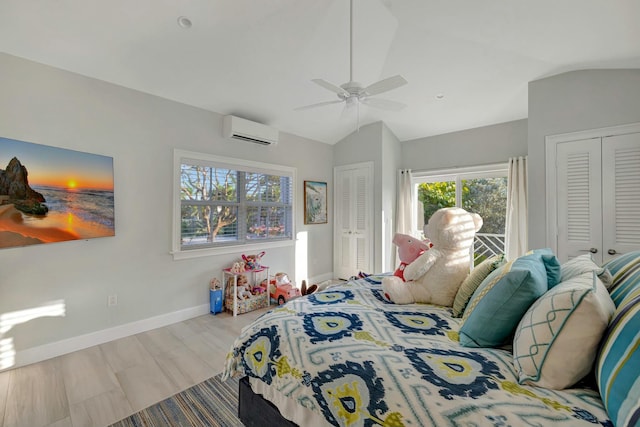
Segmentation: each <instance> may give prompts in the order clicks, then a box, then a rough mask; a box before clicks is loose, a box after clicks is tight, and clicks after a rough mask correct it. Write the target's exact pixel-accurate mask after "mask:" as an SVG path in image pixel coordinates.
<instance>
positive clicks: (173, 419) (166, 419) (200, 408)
mask: <svg viewBox="0 0 640 427" xmlns="http://www.w3.org/2000/svg"><path fill="white" fill-rule="evenodd" d="M237 414H238V380H237V379H235V378H230V379H228V380H227V381H224V382H223V381H220V376H219V375H218V376H215V377H213V378H209V379H208V380H206V381H204V382H201V383H200V384H196V385H194V386H193V387H191V388H189V389H187V390H185V391H183V392H180V393H178V394H175V395H173V396H171V397H170V398H168V399H165V400H163V401H162V402H160V403H156V404H155V405H153V406H150V407H148V408H146V409H143V410H142V411H140V412H137V413H135V414H133V415H131V416H130V417H127V418H125V419H123V420H121V421H118V422H117V423H115V424H112V425H111V426H110V427H199V426H203V427H204V426H207V427H210V426H211V427H237V426H242V422H240V420H239V419H238V415H237Z"/></svg>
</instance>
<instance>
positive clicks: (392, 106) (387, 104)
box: [361, 98, 407, 111]
mask: <svg viewBox="0 0 640 427" xmlns="http://www.w3.org/2000/svg"><path fill="white" fill-rule="evenodd" d="M361 102H362V103H363V104H366V105H368V106H370V107H375V108H380V109H382V110H389V111H400V110H402V109H404V108H406V106H407V105H406V104H403V103H402V102H396V101H391V100H389V99H380V98H364V99H362V100H361Z"/></svg>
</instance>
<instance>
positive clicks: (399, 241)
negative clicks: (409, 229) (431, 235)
mask: <svg viewBox="0 0 640 427" xmlns="http://www.w3.org/2000/svg"><path fill="white" fill-rule="evenodd" d="M393 243H394V244H395V245H396V246H397V247H398V256H399V257H400V261H402V262H404V263H405V264H411V263H412V262H413V261H415V259H416V258H418V257H419V256H420V255H421V254H422V253H423V252H424V251H426V250H427V249H429V244H428V243H427V242H424V241H422V240H420V239H416V238H415V237H413V236H409V235H408V234H402V233H396V235H395V236H393Z"/></svg>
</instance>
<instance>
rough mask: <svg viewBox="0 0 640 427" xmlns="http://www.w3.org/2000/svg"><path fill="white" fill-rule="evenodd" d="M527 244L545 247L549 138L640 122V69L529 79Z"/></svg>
mask: <svg viewBox="0 0 640 427" xmlns="http://www.w3.org/2000/svg"><path fill="white" fill-rule="evenodd" d="M528 122H529V124H528V153H529V176H528V178H529V200H530V203H529V246H530V247H531V248H540V247H545V246H546V241H545V235H546V227H547V224H546V218H545V215H546V200H547V194H546V190H545V154H544V153H545V148H544V144H545V137H546V136H548V135H556V134H561V133H568V132H575V131H581V130H588V129H597V128H601V127H607V126H615V125H621V124H627V123H635V122H640V70H637V69H633V70H584V71H573V72H569V73H564V74H560V75H557V76H553V77H548V78H545V79H541V80H536V81H533V82H530V83H529V120H528Z"/></svg>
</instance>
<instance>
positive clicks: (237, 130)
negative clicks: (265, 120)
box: [222, 116, 279, 145]
mask: <svg viewBox="0 0 640 427" xmlns="http://www.w3.org/2000/svg"><path fill="white" fill-rule="evenodd" d="M222 128H223V136H224V137H225V138H234V139H240V140H242V141H248V142H252V143H254V144H260V145H271V144H276V143H277V142H278V137H279V132H278V130H277V129H273V128H271V127H269V126H266V125H263V124H261V123H256V122H252V121H251V120H247V119H243V118H241V117H236V116H224V119H223V126H222Z"/></svg>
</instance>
